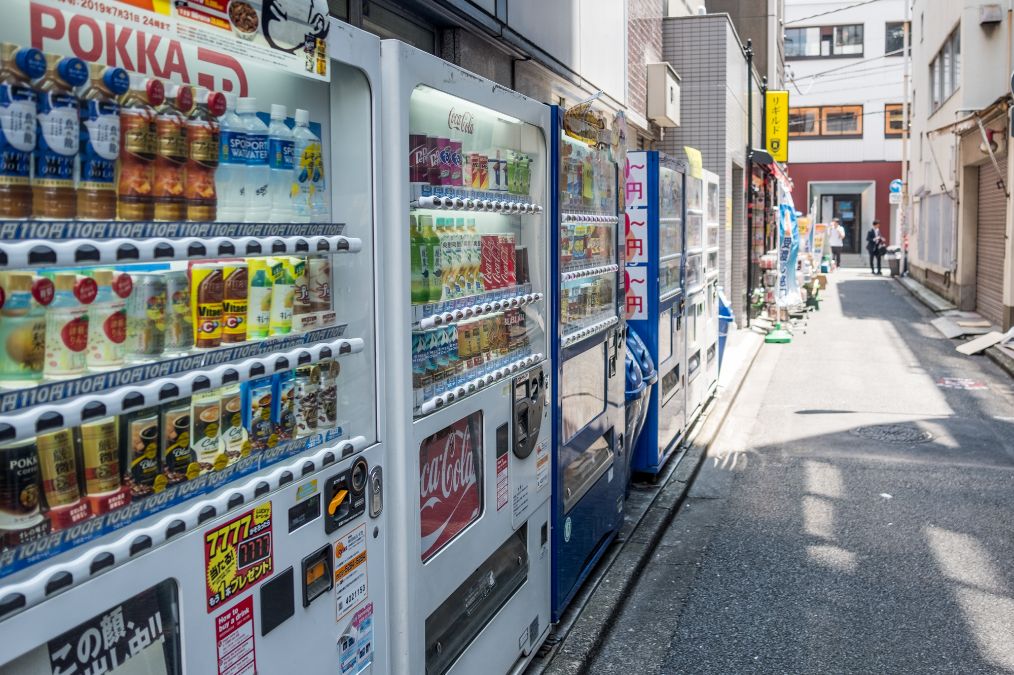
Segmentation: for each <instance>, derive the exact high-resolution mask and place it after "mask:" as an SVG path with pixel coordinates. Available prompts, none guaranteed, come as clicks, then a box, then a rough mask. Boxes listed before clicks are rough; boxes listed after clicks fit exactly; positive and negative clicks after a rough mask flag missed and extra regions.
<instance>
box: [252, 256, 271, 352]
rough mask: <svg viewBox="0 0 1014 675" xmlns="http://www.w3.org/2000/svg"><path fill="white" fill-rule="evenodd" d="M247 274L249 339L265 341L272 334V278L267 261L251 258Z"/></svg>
mask: <svg viewBox="0 0 1014 675" xmlns="http://www.w3.org/2000/svg"><path fill="white" fill-rule="evenodd" d="M247 273H248V276H247V305H246V325H247V329H246V334H247V339H249V340H263V339H264V338H266V337H267V336H268V335H269V334H270V332H271V277H270V276H269V274H268V264H267V260H265V259H264V258H250V260H249V263H248V268H247Z"/></svg>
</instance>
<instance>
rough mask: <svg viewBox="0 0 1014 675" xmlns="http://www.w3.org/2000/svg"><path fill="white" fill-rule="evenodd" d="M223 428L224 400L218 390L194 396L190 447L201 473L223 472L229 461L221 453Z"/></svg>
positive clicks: (192, 399)
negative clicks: (220, 440)
mask: <svg viewBox="0 0 1014 675" xmlns="http://www.w3.org/2000/svg"><path fill="white" fill-rule="evenodd" d="M221 428H222V398H221V395H220V393H219V392H218V391H217V390H212V391H205V392H201V393H199V394H194V395H193V397H192V398H191V399H190V447H191V448H192V449H193V451H194V455H195V456H196V458H197V463H198V464H199V465H200V467H201V473H202V474H205V473H209V472H211V471H221V470H222V469H224V468H225V467H226V466H227V465H228V462H229V459H228V458H227V457H226V456H225V455H224V454H223V453H221V452H220V451H219V447H218V439H219V434H220V431H221Z"/></svg>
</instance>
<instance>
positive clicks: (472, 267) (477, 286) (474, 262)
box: [465, 218, 484, 295]
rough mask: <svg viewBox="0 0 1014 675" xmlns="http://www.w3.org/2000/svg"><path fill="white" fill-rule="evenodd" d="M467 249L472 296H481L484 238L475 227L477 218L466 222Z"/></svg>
mask: <svg viewBox="0 0 1014 675" xmlns="http://www.w3.org/2000/svg"><path fill="white" fill-rule="evenodd" d="M465 247H466V249H467V251H468V282H469V289H470V294H471V295H479V294H481V293H482V292H483V290H484V289H483V287H482V236H481V235H480V234H479V230H478V229H477V228H476V227H475V218H468V219H467V220H466V221H465Z"/></svg>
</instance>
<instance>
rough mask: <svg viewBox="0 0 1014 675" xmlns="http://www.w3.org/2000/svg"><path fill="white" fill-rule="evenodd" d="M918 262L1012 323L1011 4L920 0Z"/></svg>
mask: <svg viewBox="0 0 1014 675" xmlns="http://www.w3.org/2000/svg"><path fill="white" fill-rule="evenodd" d="M912 19H913V21H912V26H913V30H912V33H913V40H912V115H911V131H912V159H911V164H910V171H909V181H910V194H911V215H912V235H911V244H910V260H911V264H910V269H911V271H912V275H913V276H914V277H915V278H916V279H917V280H918V281H920V282H922V283H923V284H924V285H926V286H928V287H929V288H931V289H932V290H934V291H936V292H937V293H939V294H940V295H943V296H944V297H945V298H948V299H949V300H951V301H953V302H954V303H955V304H956V305H957V306H958V307H959V309H964V310H974V311H977V312H978V313H979V314H981V315H982V316H983V318H985V319H988V320H989V321H990V322H992V323H993V324H994V325H995V326H997V327H999V328H1001V329H1007V328H1009V327H1010V326H1011V325H1012V324H1014V271H1012V264H1014V229H1012V222H1011V208H1010V185H1011V182H1012V179H1014V175H1012V168H1014V167H1011V166H1010V163H1009V162H1008V161H1007V158H1008V151H1007V148H1008V143H1009V141H1010V132H1009V131H1010V121H1009V116H1010V107H1011V91H1010V81H1009V79H1008V78H1009V74H1010V72H1011V58H1012V48H1014V47H1012V44H1011V40H1012V38H1011V28H1012V26H1011V13H1010V10H1009V8H1008V6H1007V5H999V4H996V3H987V2H977V1H972V2H965V3H960V4H951V3H937V2H929V1H928V0H916V2H914V3H913V13H912Z"/></svg>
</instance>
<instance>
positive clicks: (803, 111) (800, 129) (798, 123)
mask: <svg viewBox="0 0 1014 675" xmlns="http://www.w3.org/2000/svg"><path fill="white" fill-rule="evenodd" d="M818 134H820V109H819V108H790V109H789V135H791V136H816V135H818Z"/></svg>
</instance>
